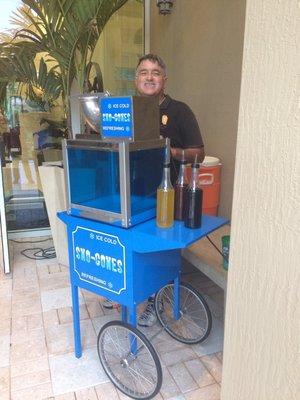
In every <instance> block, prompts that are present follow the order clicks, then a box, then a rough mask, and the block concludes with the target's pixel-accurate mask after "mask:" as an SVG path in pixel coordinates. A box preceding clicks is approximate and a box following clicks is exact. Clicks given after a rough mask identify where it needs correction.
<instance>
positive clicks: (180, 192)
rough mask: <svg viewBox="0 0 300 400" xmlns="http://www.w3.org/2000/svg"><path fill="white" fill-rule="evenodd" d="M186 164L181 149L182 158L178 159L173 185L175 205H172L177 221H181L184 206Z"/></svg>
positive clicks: (186, 181) (186, 185)
mask: <svg viewBox="0 0 300 400" xmlns="http://www.w3.org/2000/svg"><path fill="white" fill-rule="evenodd" d="M186 164H187V161H186V160H185V159H184V150H183V151H182V159H181V161H180V169H179V174H178V178H177V181H176V183H175V185H174V191H175V205H174V218H175V219H176V220H178V221H183V220H184V216H185V208H186V190H187V187H188V180H187V177H186Z"/></svg>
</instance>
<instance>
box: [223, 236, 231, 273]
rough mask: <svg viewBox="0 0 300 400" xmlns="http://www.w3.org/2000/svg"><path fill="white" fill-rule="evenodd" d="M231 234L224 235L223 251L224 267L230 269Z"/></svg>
mask: <svg viewBox="0 0 300 400" xmlns="http://www.w3.org/2000/svg"><path fill="white" fill-rule="evenodd" d="M229 246H230V236H229V235H225V236H222V253H223V256H224V257H223V268H224V269H226V270H228V258H229Z"/></svg>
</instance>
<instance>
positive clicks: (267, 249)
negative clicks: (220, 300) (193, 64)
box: [221, 0, 300, 400]
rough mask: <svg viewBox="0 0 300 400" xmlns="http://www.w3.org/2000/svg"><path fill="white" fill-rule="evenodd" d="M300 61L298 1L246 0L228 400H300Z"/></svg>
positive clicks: (224, 385)
mask: <svg viewBox="0 0 300 400" xmlns="http://www.w3.org/2000/svg"><path fill="white" fill-rule="evenodd" d="M299 58H300V3H299V1H296V0H283V1H280V0H264V1H261V0H251V1H250V0H249V1H247V10H246V29H245V42H244V59H243V74H242V89H241V99H240V114H239V123H238V137H237V153H236V166H235V183H234V197H233V215H232V230H231V232H232V233H231V254H230V265H229V280H228V291H227V308H226V323H225V349H224V364H223V381H222V397H221V398H222V400H296V399H299V398H300V397H299V396H300V375H299V371H300V360H299V349H300V312H299V296H300V273H299V271H300V101H299V100H300V98H299V97H300V96H299V92H300V90H299V89H300V82H299V75H300V74H299V73H300V62H299V61H300V60H299Z"/></svg>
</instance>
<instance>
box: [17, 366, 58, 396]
mask: <svg viewBox="0 0 300 400" xmlns="http://www.w3.org/2000/svg"><path fill="white" fill-rule="evenodd" d="M24 372H25V371H24ZM45 383H51V378H50V371H49V369H47V370H44V371H35V372H29V373H26V374H23V375H19V376H15V377H12V378H11V391H12V392H16V391H19V390H23V389H28V388H31V387H34V386H39V385H43V384H45Z"/></svg>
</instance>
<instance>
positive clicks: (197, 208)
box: [184, 163, 203, 228]
mask: <svg viewBox="0 0 300 400" xmlns="http://www.w3.org/2000/svg"><path fill="white" fill-rule="evenodd" d="M199 166H200V165H199V164H198V163H195V164H192V176H191V180H190V184H189V186H188V187H187V190H186V210H185V218H184V225H185V226H186V227H187V228H200V226H201V218H202V199H203V191H202V189H201V188H200V184H199Z"/></svg>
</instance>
